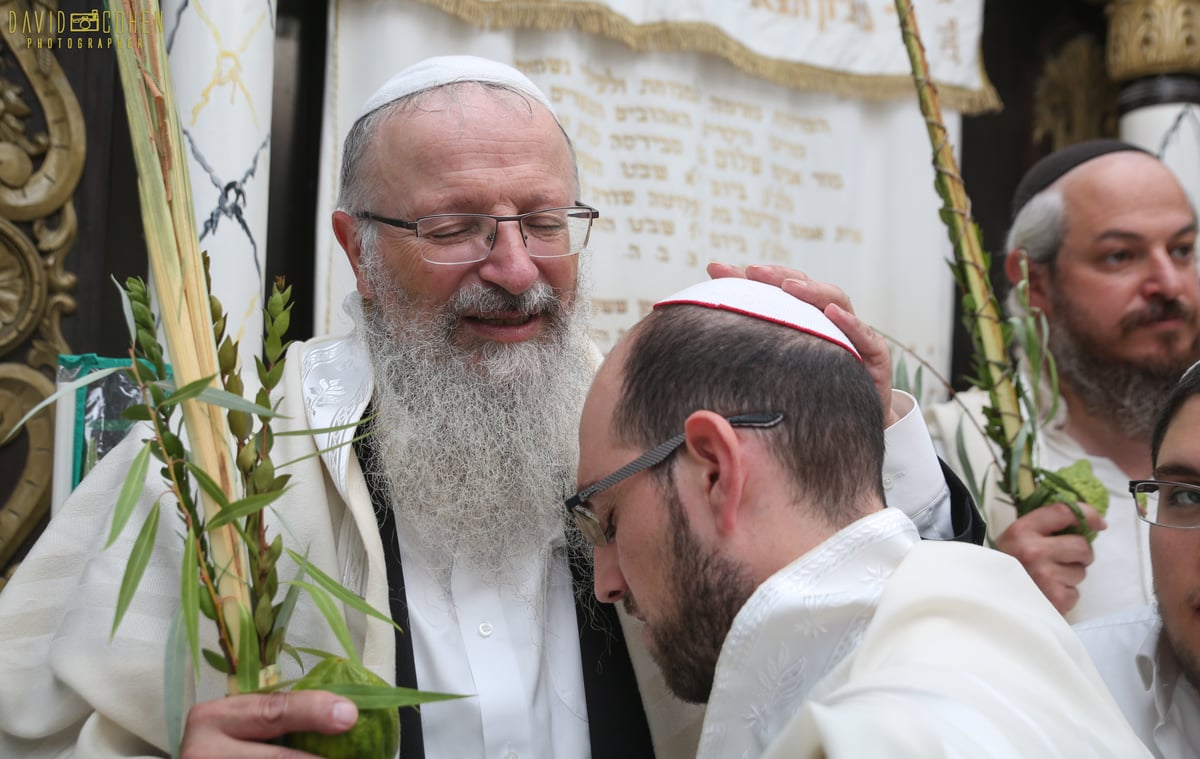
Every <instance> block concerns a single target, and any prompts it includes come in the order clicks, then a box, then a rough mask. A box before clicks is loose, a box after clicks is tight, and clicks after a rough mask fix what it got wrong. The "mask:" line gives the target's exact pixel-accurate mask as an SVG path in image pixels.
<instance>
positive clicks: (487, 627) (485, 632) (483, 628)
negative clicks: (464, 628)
mask: <svg viewBox="0 0 1200 759" xmlns="http://www.w3.org/2000/svg"><path fill="white" fill-rule="evenodd" d="M491 634H492V626H491V624H490V623H488V622H484V623H483V624H481V625H480V626H479V635H480V636H481V637H484V638H487V637H490V636H491ZM505 756H513V757H516V754H512V753H511V752H510V753H509V754H505Z"/></svg>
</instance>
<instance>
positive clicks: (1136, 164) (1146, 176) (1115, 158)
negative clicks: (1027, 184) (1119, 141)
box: [1051, 151, 1186, 202]
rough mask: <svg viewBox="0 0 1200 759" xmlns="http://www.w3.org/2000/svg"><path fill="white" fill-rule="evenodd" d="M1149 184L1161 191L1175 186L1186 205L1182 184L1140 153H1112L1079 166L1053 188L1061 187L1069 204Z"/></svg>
mask: <svg viewBox="0 0 1200 759" xmlns="http://www.w3.org/2000/svg"><path fill="white" fill-rule="evenodd" d="M1145 184H1152V185H1155V186H1157V187H1158V188H1159V189H1160V190H1161V189H1163V188H1164V187H1172V188H1175V189H1177V190H1178V192H1179V197H1180V198H1181V199H1183V200H1184V201H1185V202H1186V195H1185V194H1184V191H1183V187H1182V185H1180V184H1179V180H1177V179H1176V178H1175V175H1174V174H1173V173H1172V172H1171V170H1170V169H1169V168H1167V166H1166V165H1165V164H1163V163H1162V162H1161V161H1159V160H1158V159H1157V158H1155V157H1153V156H1150V155H1146V154H1145V153H1139V152H1136V151H1125V152H1120V153H1109V154H1107V155H1103V156H1100V157H1099V158H1094V159H1092V160H1090V161H1088V162H1087V163H1084V164H1081V165H1079V166H1076V167H1075V168H1074V169H1071V170H1070V171H1068V172H1067V173H1066V174H1064V175H1063V176H1062V177H1061V178H1059V180H1058V181H1057V182H1055V183H1054V184H1053V185H1051V187H1057V188H1058V189H1060V190H1061V191H1062V193H1063V197H1064V199H1066V200H1068V202H1069V201H1070V200H1071V199H1073V198H1078V197H1080V196H1082V195H1084V194H1088V193H1096V192H1102V193H1103V192H1121V191H1128V190H1131V189H1134V188H1137V187H1139V186H1142V185H1145Z"/></svg>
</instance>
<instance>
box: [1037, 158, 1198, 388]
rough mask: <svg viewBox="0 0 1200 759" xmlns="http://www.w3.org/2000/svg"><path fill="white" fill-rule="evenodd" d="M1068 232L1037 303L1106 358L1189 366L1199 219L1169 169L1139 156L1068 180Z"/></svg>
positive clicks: (1087, 168) (1080, 171) (1108, 161)
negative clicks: (1045, 290)
mask: <svg viewBox="0 0 1200 759" xmlns="http://www.w3.org/2000/svg"><path fill="white" fill-rule="evenodd" d="M1060 186H1061V190H1062V194H1063V200H1064V203H1065V210H1066V220H1067V228H1066V235H1065V237H1064V240H1063V244H1062V247H1061V248H1060V250H1059V253H1058V256H1057V259H1056V262H1055V265H1054V270H1053V274H1052V276H1051V277H1050V279H1049V282H1048V287H1049V289H1050V294H1049V295H1048V296H1046V297H1044V299H1043V300H1042V302H1038V303H1035V304H1034V305H1038V306H1040V307H1042V308H1043V309H1044V310H1045V311H1046V312H1047V313H1048V314H1049V316H1050V319H1051V322H1052V324H1053V325H1055V327H1056V328H1063V327H1065V328H1066V329H1068V330H1069V331H1070V332H1071V333H1072V334H1073V335H1074V337H1075V338H1076V341H1077V342H1078V343H1079V344H1080V345H1081V346H1083V347H1085V348H1086V350H1087V351H1088V352H1089V353H1090V354H1092V355H1095V356H1097V357H1099V358H1104V359H1106V360H1110V361H1113V362H1126V363H1132V364H1135V365H1139V366H1143V367H1153V368H1161V369H1170V368H1173V367H1175V366H1178V365H1182V366H1180V371H1182V369H1183V368H1186V367H1187V365H1188V364H1189V363H1190V362H1191V359H1192V357H1194V356H1195V354H1196V351H1197V340H1198V338H1200V321H1198V306H1200V277H1198V275H1197V271H1196V259H1195V252H1194V249H1193V246H1194V244H1195V239H1196V223H1195V217H1194V216H1193V214H1192V210H1191V208H1190V206H1189V204H1188V200H1187V197H1186V195H1185V194H1184V192H1183V189H1182V188H1181V187H1180V186H1179V183H1178V182H1177V181H1176V180H1175V178H1174V176H1173V175H1172V174H1171V172H1170V170H1169V169H1168V168H1167V167H1165V166H1164V165H1163V164H1161V163H1160V162H1159V161H1157V160H1155V159H1154V158H1152V157H1150V156H1147V155H1143V154H1141V153H1136V152H1122V153H1114V154H1111V155H1106V156H1102V157H1100V158H1097V159H1094V160H1092V161H1089V162H1087V163H1085V164H1084V165H1082V166H1080V167H1078V168H1077V169H1075V170H1073V171H1071V172H1069V173H1068V174H1067V175H1066V176H1064V177H1063V179H1062V180H1061V185H1060Z"/></svg>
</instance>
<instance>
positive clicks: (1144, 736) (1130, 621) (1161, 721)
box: [1075, 606, 1200, 759]
mask: <svg viewBox="0 0 1200 759" xmlns="http://www.w3.org/2000/svg"><path fill="white" fill-rule="evenodd" d="M1075 632H1076V633H1077V634H1078V635H1079V637H1080V639H1081V640H1082V641H1083V644H1084V646H1085V647H1086V648H1087V650H1088V653H1089V654H1090V655H1091V657H1092V661H1093V662H1095V664H1096V669H1098V670H1099V671H1100V675H1101V676H1102V677H1103V678H1104V682H1105V683H1106V684H1107V685H1108V688H1109V690H1110V691H1111V692H1112V695H1113V698H1114V699H1116V702H1117V704H1118V705H1120V707H1121V711H1122V712H1123V713H1124V714H1125V718H1126V719H1127V720H1129V724H1130V725H1131V726H1132V727H1133V731H1134V733H1136V734H1137V736H1138V738H1139V739H1140V740H1141V741H1142V743H1144V744H1146V747H1147V748H1149V749H1150V752H1151V753H1152V754H1154V756H1156V757H1159V759H1191V758H1192V757H1197V756H1200V693H1197V691H1196V687H1195V685H1194V684H1192V682H1191V681H1190V680H1188V678H1187V677H1184V676H1183V673H1182V671H1181V670H1180V668H1179V662H1178V661H1177V660H1176V658H1175V655H1174V653H1173V652H1172V651H1171V648H1170V646H1169V645H1167V641H1166V639H1165V638H1164V637H1163V635H1162V620H1161V619H1160V618H1159V616H1158V609H1157V607H1155V606H1143V607H1140V608H1138V609H1132V610H1129V611H1126V612H1121V613H1119V614H1113V615H1110V616H1107V617H1102V618H1100V619H1095V620H1090V621H1088V622H1084V623H1082V624H1079V625H1076V626H1075Z"/></svg>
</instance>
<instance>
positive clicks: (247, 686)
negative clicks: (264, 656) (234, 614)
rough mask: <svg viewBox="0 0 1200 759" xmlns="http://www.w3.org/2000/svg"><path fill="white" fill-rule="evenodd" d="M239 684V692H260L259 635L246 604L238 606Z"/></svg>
mask: <svg viewBox="0 0 1200 759" xmlns="http://www.w3.org/2000/svg"><path fill="white" fill-rule="evenodd" d="M237 611H238V643H237V682H238V690H239V691H241V692H242V693H250V692H251V691H254V690H258V673H259V671H260V670H261V669H262V667H261V665H260V664H259V661H258V633H257V632H255V630H254V618H253V617H251V616H250V610H249V609H247V608H246V605H245V604H242V603H239V604H238V605H237Z"/></svg>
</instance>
